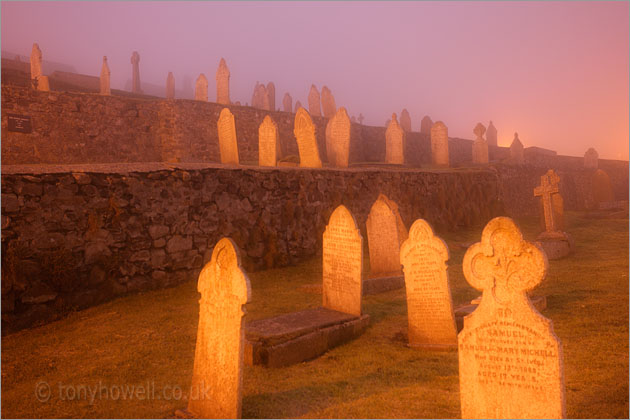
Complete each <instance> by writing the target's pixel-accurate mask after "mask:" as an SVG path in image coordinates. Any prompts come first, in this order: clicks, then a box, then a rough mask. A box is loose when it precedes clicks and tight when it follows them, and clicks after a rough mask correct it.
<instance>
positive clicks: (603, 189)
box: [592, 169, 615, 207]
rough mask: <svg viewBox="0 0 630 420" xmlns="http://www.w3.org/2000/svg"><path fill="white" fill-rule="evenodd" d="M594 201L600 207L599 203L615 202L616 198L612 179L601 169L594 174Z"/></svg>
mask: <svg viewBox="0 0 630 420" xmlns="http://www.w3.org/2000/svg"><path fill="white" fill-rule="evenodd" d="M592 180H593V200H594V201H595V203H596V204H597V205H598V207H599V203H606V202H610V201H614V200H615V197H614V194H613V190H612V184H611V183H610V177H609V176H608V174H607V173H606V172H604V171H602V170H601V169H598V170H596V171H595V173H594V174H593V178H592Z"/></svg>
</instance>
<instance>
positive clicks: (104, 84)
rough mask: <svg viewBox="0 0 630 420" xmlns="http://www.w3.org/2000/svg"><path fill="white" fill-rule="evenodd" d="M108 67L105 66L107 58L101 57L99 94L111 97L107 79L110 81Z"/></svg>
mask: <svg viewBox="0 0 630 420" xmlns="http://www.w3.org/2000/svg"><path fill="white" fill-rule="evenodd" d="M110 75H111V73H110V71H109V66H108V65H107V56H103V65H102V66H101V77H100V79H99V82H100V93H101V95H111V94H112V91H111V89H110V84H109V79H110Z"/></svg>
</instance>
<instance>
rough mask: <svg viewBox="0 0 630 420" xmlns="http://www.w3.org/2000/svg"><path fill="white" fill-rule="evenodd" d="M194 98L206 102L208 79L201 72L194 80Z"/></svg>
mask: <svg viewBox="0 0 630 420" xmlns="http://www.w3.org/2000/svg"><path fill="white" fill-rule="evenodd" d="M195 100H196V101H204V102H208V79H206V75H205V74H203V73H201V74H200V75H199V77H197V81H196V82H195Z"/></svg>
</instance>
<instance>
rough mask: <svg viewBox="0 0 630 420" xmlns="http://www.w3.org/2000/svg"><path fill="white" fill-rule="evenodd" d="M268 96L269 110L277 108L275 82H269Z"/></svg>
mask: <svg viewBox="0 0 630 420" xmlns="http://www.w3.org/2000/svg"><path fill="white" fill-rule="evenodd" d="M267 97H268V101H269V109H268V111H275V110H276V86H275V85H274V84H273V82H269V83H267Z"/></svg>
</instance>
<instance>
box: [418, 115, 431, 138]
mask: <svg viewBox="0 0 630 420" xmlns="http://www.w3.org/2000/svg"><path fill="white" fill-rule="evenodd" d="M431 127H433V121H432V120H431V117H429V116H428V115H425V116H424V118H423V119H422V121H420V134H424V135H426V136H429V135H430V134H431Z"/></svg>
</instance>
